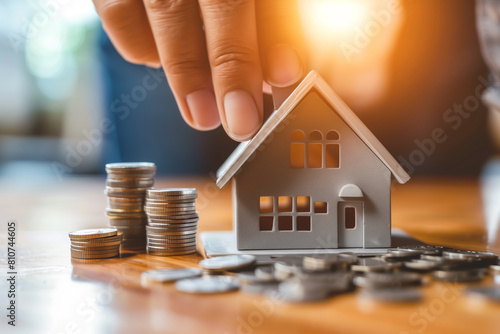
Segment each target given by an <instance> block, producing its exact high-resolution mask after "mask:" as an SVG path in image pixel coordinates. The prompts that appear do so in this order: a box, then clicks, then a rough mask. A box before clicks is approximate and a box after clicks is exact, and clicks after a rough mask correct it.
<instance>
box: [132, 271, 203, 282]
mask: <svg viewBox="0 0 500 334" xmlns="http://www.w3.org/2000/svg"><path fill="white" fill-rule="evenodd" d="M201 274H202V270H201V269H198V268H180V269H158V270H148V271H145V272H143V273H142V274H141V281H142V282H143V283H147V282H161V283H164V282H174V281H177V280H180V279H186V278H193V277H200V276H201Z"/></svg>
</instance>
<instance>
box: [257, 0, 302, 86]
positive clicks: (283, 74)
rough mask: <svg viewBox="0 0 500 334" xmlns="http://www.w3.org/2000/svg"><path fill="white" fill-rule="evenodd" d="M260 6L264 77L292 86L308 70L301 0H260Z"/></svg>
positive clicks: (280, 84)
mask: <svg viewBox="0 0 500 334" xmlns="http://www.w3.org/2000/svg"><path fill="white" fill-rule="evenodd" d="M256 8H257V32H258V38H259V48H260V54H261V61H262V64H263V68H264V78H265V79H266V81H267V82H269V83H270V84H271V85H273V86H276V87H287V86H291V85H292V84H294V83H296V82H297V81H299V80H300V79H302V77H303V76H304V74H305V70H306V52H305V46H304V35H303V31H302V27H301V21H300V15H299V10H298V5H297V1H290V0H273V1H268V0H260V1H257V2H256Z"/></svg>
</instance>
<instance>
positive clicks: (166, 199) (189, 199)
mask: <svg viewBox="0 0 500 334" xmlns="http://www.w3.org/2000/svg"><path fill="white" fill-rule="evenodd" d="M197 197H198V195H192V196H162V197H156V198H151V197H149V196H148V195H147V194H146V203H194V202H196V198H197Z"/></svg>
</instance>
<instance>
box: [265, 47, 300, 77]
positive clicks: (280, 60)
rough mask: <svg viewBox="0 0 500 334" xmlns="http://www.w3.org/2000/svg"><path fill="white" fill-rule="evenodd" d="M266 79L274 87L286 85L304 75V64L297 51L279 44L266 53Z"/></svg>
mask: <svg viewBox="0 0 500 334" xmlns="http://www.w3.org/2000/svg"><path fill="white" fill-rule="evenodd" d="M267 75H268V78H267V81H268V82H269V83H270V84H271V85H273V86H276V87H288V86H291V85H293V84H294V83H296V82H297V81H299V80H300V79H301V78H302V76H303V75H304V66H303V62H302V60H301V57H300V56H299V54H298V52H297V51H296V50H295V49H294V48H293V47H291V46H289V45H285V44H281V45H276V46H274V47H272V48H271V49H270V50H269V51H268V53H267Z"/></svg>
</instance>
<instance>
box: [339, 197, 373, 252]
mask: <svg viewBox="0 0 500 334" xmlns="http://www.w3.org/2000/svg"><path fill="white" fill-rule="evenodd" d="M348 207H354V208H355V213H356V224H355V228H354V229H353V231H352V232H354V230H355V232H354V233H351V234H348V233H349V232H350V231H349V230H347V229H346V228H345V209H346V208H348ZM337 238H338V247H339V248H344V247H345V248H364V247H365V240H366V236H365V215H364V201H360V200H358V201H350V200H349V201H338V202H337ZM356 238H360V239H361V240H360V241H359V242H356V240H350V239H356Z"/></svg>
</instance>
